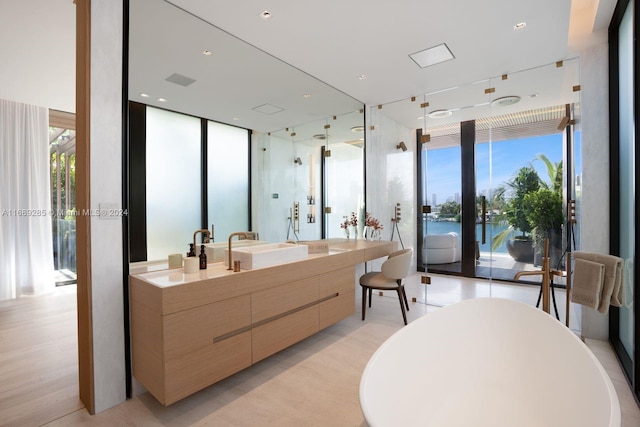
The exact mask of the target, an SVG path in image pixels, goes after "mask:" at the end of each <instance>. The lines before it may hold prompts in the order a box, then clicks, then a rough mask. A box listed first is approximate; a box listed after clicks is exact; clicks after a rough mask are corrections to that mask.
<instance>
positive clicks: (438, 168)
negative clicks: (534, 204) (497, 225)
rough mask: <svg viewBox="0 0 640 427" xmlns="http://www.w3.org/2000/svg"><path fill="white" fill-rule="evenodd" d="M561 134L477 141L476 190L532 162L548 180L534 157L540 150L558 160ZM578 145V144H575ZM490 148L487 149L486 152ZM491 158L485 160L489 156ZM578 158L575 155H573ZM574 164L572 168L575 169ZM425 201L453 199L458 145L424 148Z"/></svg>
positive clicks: (498, 182)
mask: <svg viewBox="0 0 640 427" xmlns="http://www.w3.org/2000/svg"><path fill="white" fill-rule="evenodd" d="M562 144H563V135H562V134H560V133H558V134H554V135H545V136H538V137H532V138H522V139H517V140H509V141H499V142H492V143H490V144H489V143H484V144H478V146H477V147H476V177H477V182H476V192H477V193H480V192H482V191H486V194H488V193H489V192H488V190H489V189H491V188H497V187H499V186H500V185H501V184H503V183H504V182H506V181H508V180H510V179H511V178H512V177H513V176H514V175H515V174H516V173H517V171H518V170H519V169H520V168H521V167H523V166H533V167H534V168H535V169H536V170H537V171H538V174H539V175H540V177H541V178H542V179H543V180H545V181H547V182H548V181H549V179H548V174H547V169H546V166H545V165H544V163H543V162H542V161H540V160H534V159H535V158H536V157H537V156H538V154H540V153H544V154H545V155H546V156H547V158H548V159H549V160H551V161H552V162H554V163H555V162H560V161H562ZM576 145H579V144H576ZM490 151H491V153H490ZM490 157H491V158H492V159H493V162H489V158H490ZM576 158H577V159H579V155H576ZM579 170H580V169H579V164H576V171H579ZM427 173H428V179H427V190H426V194H427V201H428V203H432V201H433V199H432V195H433V193H435V194H436V195H437V196H436V197H437V203H438V204H442V203H444V202H446V201H447V199H453V198H454V196H455V194H456V193H458V194H461V193H462V191H461V178H460V174H461V171H460V147H459V146H458V147H451V148H444V149H438V150H429V151H427Z"/></svg>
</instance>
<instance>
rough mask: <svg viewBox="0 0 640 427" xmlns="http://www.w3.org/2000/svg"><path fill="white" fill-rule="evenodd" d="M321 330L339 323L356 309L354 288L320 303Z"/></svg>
mask: <svg viewBox="0 0 640 427" xmlns="http://www.w3.org/2000/svg"><path fill="white" fill-rule="evenodd" d="M319 309H320V319H319V322H320V325H319V326H320V330H322V329H324V328H326V327H328V326H331V325H333V324H334V323H338V322H339V321H341V320H342V319H345V318H347V317H349V316H351V315H352V314H353V313H355V311H356V292H355V291H354V290H353V289H352V290H350V291H347V292H342V293H340V295H339V296H337V297H335V298H331V299H329V300H326V301H324V302H322V303H320V305H319Z"/></svg>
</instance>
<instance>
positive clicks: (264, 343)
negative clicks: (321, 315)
mask: <svg viewBox="0 0 640 427" xmlns="http://www.w3.org/2000/svg"><path fill="white" fill-rule="evenodd" d="M318 330H319V329H318V306H317V305H314V306H312V307H309V308H305V309H304V310H301V311H297V312H295V313H293V314H290V315H288V316H284V317H281V318H279V319H276V320H273V321H271V322H268V323H265V324H263V325H260V326H257V327H255V328H253V330H252V339H253V363H256V362H257V361H259V360H262V359H264V358H265V357H268V356H270V355H272V354H273V353H276V352H278V351H280V350H282V349H284V348H287V347H289V346H290V345H292V344H295V343H297V342H298V341H300V340H303V339H305V338H307V337H309V336H311V335H313V334H315V333H316V332H318Z"/></svg>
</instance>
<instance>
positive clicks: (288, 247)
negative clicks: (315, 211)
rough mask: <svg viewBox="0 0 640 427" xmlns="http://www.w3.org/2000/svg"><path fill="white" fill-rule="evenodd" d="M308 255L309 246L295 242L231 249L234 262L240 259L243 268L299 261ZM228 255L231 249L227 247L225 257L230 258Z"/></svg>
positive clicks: (248, 268) (250, 268)
mask: <svg viewBox="0 0 640 427" xmlns="http://www.w3.org/2000/svg"><path fill="white" fill-rule="evenodd" d="M307 255H308V248H307V246H306V245H296V244H293V243H269V244H265V245H256V246H246V247H243V248H237V249H235V248H232V249H231V256H232V262H233V261H240V269H241V270H253V269H255V268H262V267H270V266H272V265H278V264H284V263H287V262H293V261H299V260H302V259H306V258H307ZM228 256H229V250H228V249H227V250H226V251H225V257H226V258H227V259H228Z"/></svg>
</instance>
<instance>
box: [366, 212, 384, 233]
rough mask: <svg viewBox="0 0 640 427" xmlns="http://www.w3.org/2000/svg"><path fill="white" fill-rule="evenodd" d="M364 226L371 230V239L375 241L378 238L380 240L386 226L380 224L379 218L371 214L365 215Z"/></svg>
mask: <svg viewBox="0 0 640 427" xmlns="http://www.w3.org/2000/svg"><path fill="white" fill-rule="evenodd" d="M364 225H365V227H368V228H369V229H370V236H369V237H370V238H371V239H373V238H375V237H377V238H378V239H380V237H381V232H382V229H383V228H384V226H383V225H382V224H380V221H378V219H377V218H374V217H372V216H371V214H370V213H369V212H365V213H364Z"/></svg>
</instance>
